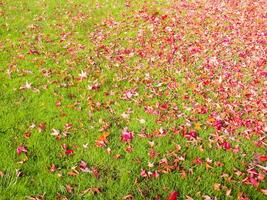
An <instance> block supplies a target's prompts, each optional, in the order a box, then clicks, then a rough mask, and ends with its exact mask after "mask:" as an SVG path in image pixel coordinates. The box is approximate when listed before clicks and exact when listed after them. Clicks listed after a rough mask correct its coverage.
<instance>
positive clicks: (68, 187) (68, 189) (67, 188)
mask: <svg viewBox="0 0 267 200" xmlns="http://www.w3.org/2000/svg"><path fill="white" fill-rule="evenodd" d="M66 190H67V192H68V193H72V192H73V187H72V186H71V185H69V184H67V185H66Z"/></svg>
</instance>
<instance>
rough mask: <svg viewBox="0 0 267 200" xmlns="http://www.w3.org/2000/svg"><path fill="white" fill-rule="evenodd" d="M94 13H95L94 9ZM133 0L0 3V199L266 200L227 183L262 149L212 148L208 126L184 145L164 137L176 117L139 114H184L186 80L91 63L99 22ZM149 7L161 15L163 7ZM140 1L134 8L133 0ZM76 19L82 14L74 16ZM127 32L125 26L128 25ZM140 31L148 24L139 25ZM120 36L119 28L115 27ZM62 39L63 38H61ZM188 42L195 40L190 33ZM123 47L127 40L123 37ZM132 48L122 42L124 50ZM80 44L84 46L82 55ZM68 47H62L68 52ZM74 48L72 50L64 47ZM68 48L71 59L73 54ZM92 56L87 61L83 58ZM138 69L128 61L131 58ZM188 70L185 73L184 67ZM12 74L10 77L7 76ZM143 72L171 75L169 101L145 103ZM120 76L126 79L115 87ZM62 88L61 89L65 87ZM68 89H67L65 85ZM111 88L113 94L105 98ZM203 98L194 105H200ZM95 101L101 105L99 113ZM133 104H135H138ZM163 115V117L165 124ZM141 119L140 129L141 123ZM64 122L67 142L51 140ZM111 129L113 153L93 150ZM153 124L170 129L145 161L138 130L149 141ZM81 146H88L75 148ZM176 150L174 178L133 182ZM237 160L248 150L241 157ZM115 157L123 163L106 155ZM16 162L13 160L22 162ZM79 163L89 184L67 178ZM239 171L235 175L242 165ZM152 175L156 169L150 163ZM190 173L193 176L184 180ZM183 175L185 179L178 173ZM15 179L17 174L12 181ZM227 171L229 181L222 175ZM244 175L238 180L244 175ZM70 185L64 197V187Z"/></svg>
mask: <svg viewBox="0 0 267 200" xmlns="http://www.w3.org/2000/svg"><path fill="white" fill-rule="evenodd" d="M97 2H99V3H100V5H101V6H100V8H96V3H97ZM136 2H139V1H135V2H133V3H132V5H133V7H130V8H127V7H125V1H123V0H98V1H94V0H89V1H88V0H87V1H85V0H79V1H66V0H60V1H56V0H49V1H44V0H42V1H27V0H23V1H18V0H14V1H2V3H1V7H0V9H1V10H0V14H1V15H0V27H1V28H0V50H1V54H0V140H1V144H0V152H1V153H0V171H1V172H3V176H2V177H0V199H1V200H2V199H3V200H4V199H16V200H19V199H26V198H27V197H29V196H38V195H44V199H57V198H58V199H63V197H64V196H66V197H67V198H68V199H122V198H123V197H124V196H126V195H129V194H131V195H133V196H134V197H135V199H155V198H156V197H157V196H161V197H162V198H166V197H167V196H168V195H169V193H170V192H171V191H173V190H177V191H179V193H180V195H181V199H186V196H191V197H192V198H194V199H203V195H209V196H214V197H215V196H216V197H217V198H218V199H225V198H228V199H236V198H237V196H238V193H239V192H242V193H246V194H248V195H249V197H251V198H252V199H264V197H265V196H264V195H263V194H262V193H260V192H258V191H257V190H256V189H255V188H254V187H252V186H250V185H245V184H242V183H241V181H240V179H241V180H242V178H240V177H237V176H235V174H234V169H235V168H238V169H239V170H241V171H243V172H244V171H245V170H246V168H245V167H244V166H245V165H243V164H242V163H249V162H250V161H251V160H253V156H254V154H255V153H258V154H264V149H263V148H256V147H255V146H254V145H253V141H248V140H245V139H244V141H242V142H240V149H241V150H240V152H239V153H238V154H234V153H232V152H230V151H229V152H228V151H224V150H222V149H217V148H216V146H215V144H210V142H208V137H209V134H210V133H212V131H213V129H212V128H209V127H207V128H206V129H203V130H201V131H199V135H200V136H201V138H202V142H201V145H202V147H203V151H201V150H200V149H199V146H200V144H199V143H200V142H199V141H198V144H189V143H188V142H187V140H186V139H184V138H183V137H182V136H181V135H174V134H171V131H170V129H171V128H172V127H173V126H178V125H182V124H183V123H184V122H185V121H184V119H183V118H182V119H178V120H176V119H174V118H173V119H172V117H170V116H171V115H170V113H166V114H165V117H166V119H167V120H165V121H163V122H162V123H158V122H157V121H156V120H157V119H158V117H157V116H155V115H151V114H148V113H146V112H145V111H144V106H145V105H150V106H155V105H156V103H157V102H160V103H164V102H172V103H176V104H177V106H178V107H179V108H180V109H181V110H182V111H183V112H184V113H185V114H186V115H187V116H189V115H190V111H185V109H184V106H183V104H184V102H183V100H182V99H181V98H178V97H177V95H178V96H179V97H181V96H183V95H185V94H189V95H190V96H194V94H193V90H192V91H190V90H191V89H188V88H187V85H186V84H183V79H184V74H183V73H182V74H179V75H177V74H176V73H175V72H174V70H172V69H170V70H166V69H164V68H153V67H150V66H149V64H148V63H141V64H142V65H143V66H144V67H143V68H140V69H139V70H136V71H131V70H130V68H129V69H122V67H121V66H116V65H114V63H110V62H109V61H108V60H106V59H105V58H103V57H97V56H96V50H95V46H94V42H93V41H91V36H90V34H91V33H92V32H94V31H95V30H96V29H97V28H99V26H101V25H99V24H100V22H101V20H102V19H105V18H107V17H110V16H112V17H113V18H114V19H115V20H117V21H123V20H125V18H123V16H122V15H121V14H122V13H127V12H130V11H132V10H134V9H138V8H139V7H141V6H138V3H136ZM159 2H160V1H158V5H154V6H156V8H157V9H158V10H159V11H161V10H160V6H162V4H165V3H166V4H167V2H164V1H162V2H163V3H162V4H160V3H159ZM139 3H140V2H139ZM79 13H80V14H79ZM129 26H130V25H129ZM144 26H146V24H144ZM122 31H123V30H122ZM63 34H67V36H66V39H65V40H62V41H60V40H61V37H62V35H63ZM116 34H117V32H114V35H112V34H111V35H112V36H111V37H110V41H109V40H107V41H106V43H107V45H109V44H111V43H112V42H113V41H114V40H117V39H118V36H116ZM135 35H136V29H135V28H130V32H128V33H127V34H125V35H123V36H120V38H127V37H132V36H135ZM187 36H188V37H189V39H188V40H191V39H192V40H195V39H196V38H194V37H193V35H190V34H188V35H187ZM124 41H125V40H124ZM129 44H130V45H132V41H127V42H125V44H123V43H122V45H125V46H127V45H129ZM80 46H83V48H80ZM68 48H69V49H68ZM71 48H73V49H71ZM30 49H35V50H37V51H38V52H39V54H33V55H31V54H29V53H28V52H29V51H30ZM72 50H73V52H72ZM90 58H93V60H94V61H95V63H94V64H91V63H90V61H89V59H90ZM131 63H133V64H136V60H134V59H133V60H131V61H129V63H128V64H129V65H131ZM42 69H47V70H49V69H50V70H51V71H52V74H51V76H50V77H44V76H43V75H42ZM192 69H193V67H192ZM81 70H85V71H87V72H88V78H87V79H86V81H83V82H78V81H77V80H76V79H75V77H77V76H78V74H79V73H80V72H81ZM8 71H10V76H8V73H7V72H8ZM147 72H149V73H150V76H151V77H152V79H153V81H154V84H155V85H156V84H158V83H160V82H161V81H162V80H163V79H164V78H168V77H169V76H171V77H174V78H175V79H177V82H179V83H180V87H179V88H178V89H176V91H174V92H173V94H172V95H171V96H167V95H158V96H153V98H149V95H151V93H150V92H151V91H149V90H148V89H147V87H146V86H145V85H142V84H140V83H139V82H138V81H135V80H134V78H140V80H144V79H145V73H147ZM121 77H126V80H120V78H121ZM95 80H98V82H99V83H100V85H101V87H100V89H99V90H97V91H92V90H88V85H91V84H93V82H94V81H95ZM27 81H28V82H29V83H32V87H33V88H36V90H35V91H34V90H20V87H21V86H22V85H24V84H25V83H26V82H27ZM64 85H65V86H64ZM66 85H69V86H66ZM131 88H137V89H138V93H139V96H137V97H135V100H136V101H139V102H141V103H136V102H133V101H125V100H123V99H121V97H122V94H123V93H122V92H123V91H126V90H127V89H131ZM167 90H168V89H167V88H166V86H164V85H163V86H159V87H158V91H157V92H163V93H164V92H166V91H167ZM110 91H113V92H114V96H107V95H105V94H106V93H107V92H110ZM57 101H61V104H62V105H61V106H60V107H56V105H55V104H56V102H57ZM204 101H205V100H203V99H202V98H201V97H199V98H198V99H197V102H199V103H202V102H204ZM97 103H100V104H101V106H99V107H98V106H97ZM140 105H141V106H140ZM129 108H130V109H131V110H132V111H133V113H132V114H131V115H130V118H129V119H124V118H122V116H121V115H122V113H124V112H126V111H127V110H128V109H129ZM168 117H169V118H168ZM195 117H196V119H197V121H200V122H201V123H202V122H203V123H205V121H206V119H207V117H208V116H206V115H204V116H203V115H196V116H195ZM139 119H145V121H146V123H145V124H141V123H139V121H138V120H139ZM40 123H46V129H45V130H44V131H43V132H39V131H38V129H37V128H30V126H31V125H32V124H35V125H36V126H38V125H39V124H40ZM66 123H72V124H73V128H72V129H71V130H70V133H69V135H68V137H62V138H61V139H60V140H57V139H56V138H55V137H54V136H52V135H51V134H50V133H51V130H52V129H53V128H55V129H58V130H61V131H63V129H64V124H66ZM105 123H109V125H110V128H108V130H107V131H108V132H109V133H110V136H109V137H108V139H109V143H108V147H110V148H111V150H112V151H111V155H109V154H107V153H106V150H105V149H103V148H98V147H96V146H95V141H96V140H97V139H98V138H99V136H100V135H101V134H102V133H101V131H100V129H101V128H102V127H103V126H104V125H105ZM124 127H128V128H129V130H131V131H133V132H134V133H135V138H134V140H133V141H132V143H131V146H132V147H133V152H132V153H127V152H125V148H126V147H127V146H128V145H127V144H125V143H122V142H121V141H120V137H121V130H122V129H123V128H124ZM161 127H164V129H166V130H168V135H167V136H166V137H163V138H161V137H159V138H153V140H154V142H155V151H156V152H158V153H159V156H157V157H156V158H153V159H150V158H149V156H148V153H149V149H150V148H149V144H148V142H149V141H150V140H152V139H147V138H141V137H138V133H140V132H141V131H142V130H145V131H146V132H147V133H149V134H152V133H153V132H154V131H156V130H159V129H160V128H161ZM25 132H31V136H30V138H28V139H26V138H24V137H23V134H24V133H25ZM62 144H68V145H69V146H70V147H71V148H72V149H74V151H75V153H74V155H73V156H66V155H65V154H64V151H63V149H62V147H61V145H62ZM84 144H88V148H83V145H84ZM176 144H179V145H180V146H181V150H180V151H178V152H176V154H177V156H179V157H180V156H183V155H185V154H186V159H185V161H180V162H179V167H180V171H179V170H176V171H173V172H171V173H167V174H161V175H160V177H159V178H157V179H156V178H151V179H145V178H142V177H141V176H140V171H141V169H142V168H144V169H148V167H147V164H148V162H149V161H150V162H154V163H155V165H157V164H156V163H158V162H159V161H160V159H162V158H165V157H166V158H167V159H168V160H169V162H173V160H174V159H175V157H174V156H172V155H169V154H168V152H169V151H173V150H175V145H176ZM20 145H25V146H27V148H28V154H27V156H26V155H24V154H22V155H19V156H18V155H17V154H16V148H17V147H18V146H20ZM242 153H246V156H243V155H242ZM116 154H120V155H121V158H119V159H115V158H114V156H115V155H116ZM197 157H200V158H202V159H203V160H205V159H206V158H210V159H212V160H213V163H214V162H215V161H220V162H222V163H224V165H223V166H221V167H215V166H214V165H213V168H211V169H209V170H207V169H206V167H205V164H202V165H193V164H192V161H193V160H194V159H196V158H197ZM26 158H27V160H25V162H23V164H21V163H19V161H21V160H24V159H26ZM81 160H85V161H86V162H87V163H88V166H89V167H90V168H92V167H94V168H96V169H98V170H99V173H100V177H99V178H96V177H94V175H93V174H91V173H82V172H81V173H80V174H78V175H77V176H69V175H68V172H70V171H71V170H72V168H73V167H75V166H78V165H79V162H80V161H81ZM52 163H54V164H55V165H56V166H57V167H58V170H57V171H56V172H53V173H51V172H50V171H49V169H50V165H51V164H52ZM242 167H243V168H242ZM153 169H154V170H155V169H157V167H156V166H155V167H154V168H153ZM190 170H193V174H190V173H189V172H190ZM182 171H183V172H185V173H186V174H187V176H185V177H183V176H182ZM18 172H21V175H20V176H18ZM222 174H228V175H229V177H232V179H231V180H227V178H222V177H221V175H222ZM243 178H244V177H243ZM214 183H220V184H221V185H223V186H224V187H225V188H228V189H232V192H231V195H230V196H229V197H226V196H225V192H226V189H221V190H220V191H216V190H214V188H213V185H214ZM67 184H69V185H71V186H72V187H73V191H72V192H71V193H70V192H68V191H67V190H66V185H67ZM90 187H92V188H101V192H100V193H99V194H93V193H90V192H88V193H86V194H84V195H82V191H84V190H86V189H87V188H90ZM264 187H266V181H265V182H263V183H261V184H260V186H259V189H263V188H264Z"/></svg>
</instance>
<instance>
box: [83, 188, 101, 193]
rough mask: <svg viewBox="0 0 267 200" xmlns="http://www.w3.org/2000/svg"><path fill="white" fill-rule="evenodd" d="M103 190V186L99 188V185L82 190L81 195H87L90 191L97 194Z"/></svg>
mask: <svg viewBox="0 0 267 200" xmlns="http://www.w3.org/2000/svg"><path fill="white" fill-rule="evenodd" d="M101 191H102V190H101V188H98V187H90V188H88V189H86V190H83V191H82V192H81V195H85V194H86V193H88V192H92V193H94V194H97V193H100V192H101Z"/></svg>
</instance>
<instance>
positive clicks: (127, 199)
mask: <svg viewBox="0 0 267 200" xmlns="http://www.w3.org/2000/svg"><path fill="white" fill-rule="evenodd" d="M122 199H125V200H133V199H134V196H133V195H131V194H129V195H126V196H124V197H123V198H122Z"/></svg>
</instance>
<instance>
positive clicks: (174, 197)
mask: <svg viewBox="0 0 267 200" xmlns="http://www.w3.org/2000/svg"><path fill="white" fill-rule="evenodd" d="M178 197H179V193H178V192H176V191H173V192H172V193H171V194H170V196H169V197H168V198H167V200H177V199H178Z"/></svg>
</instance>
